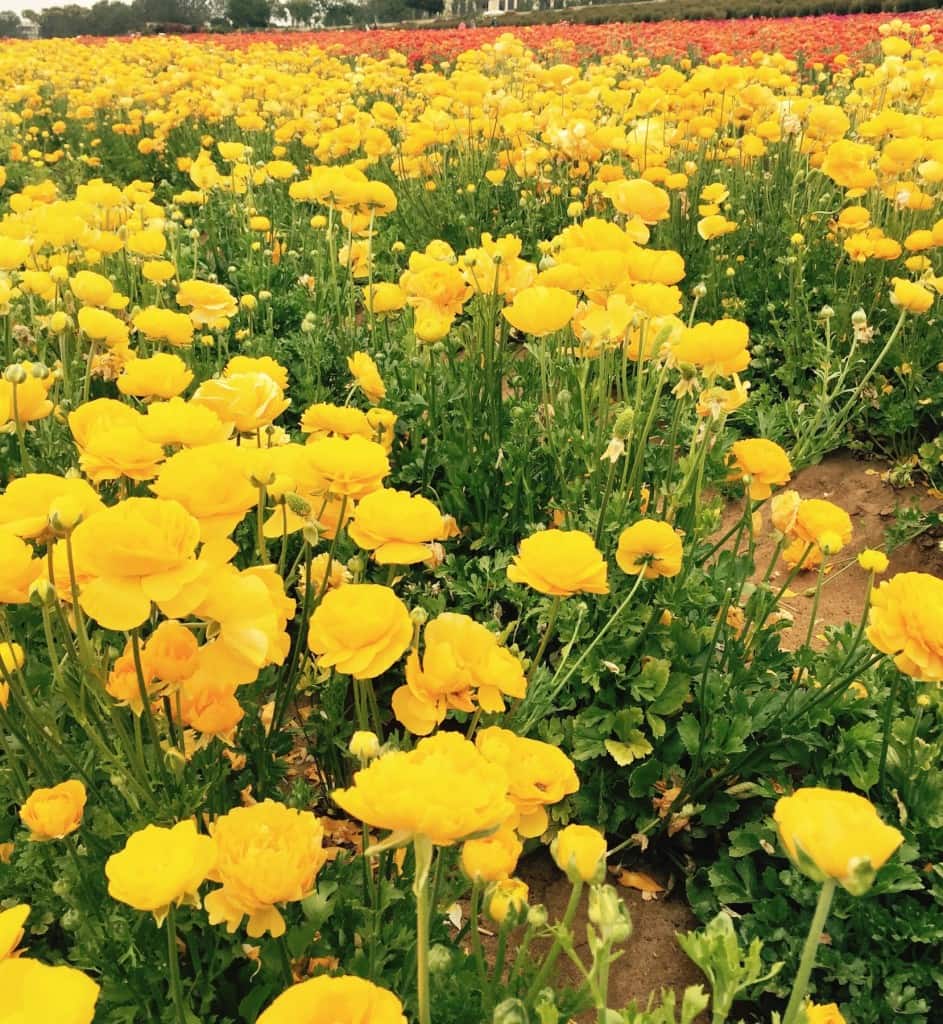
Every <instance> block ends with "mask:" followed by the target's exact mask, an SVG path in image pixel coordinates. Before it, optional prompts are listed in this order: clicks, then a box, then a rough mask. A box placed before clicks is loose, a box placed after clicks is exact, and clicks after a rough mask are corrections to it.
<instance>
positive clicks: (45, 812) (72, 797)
mask: <svg viewBox="0 0 943 1024" xmlns="http://www.w3.org/2000/svg"><path fill="white" fill-rule="evenodd" d="M85 799H86V796H85V787H84V786H83V785H82V783H81V782H79V781H78V780H77V779H69V781H68V782H60V783H59V785H58V786H52V787H50V788H49V789H34V790H33V792H32V793H30V795H29V797H28V798H27V800H26V803H24V804H23V806H22V807H21V808H20V818H21V819H22V820H23V824H24V825H25V826H26V827H27V828H28V829H29V831H30V838H31V839H36V840H40V841H42V840H47V839H62V837H63V836H68V835H71V834H72V833H73V832H74V831H75V830H76V829H77V828H78V827H79V825H81V824H82V815H83V814H84V813H85Z"/></svg>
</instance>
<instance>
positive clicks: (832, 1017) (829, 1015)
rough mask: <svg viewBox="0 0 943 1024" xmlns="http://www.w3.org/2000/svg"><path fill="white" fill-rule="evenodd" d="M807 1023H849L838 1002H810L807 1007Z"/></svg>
mask: <svg viewBox="0 0 943 1024" xmlns="http://www.w3.org/2000/svg"><path fill="white" fill-rule="evenodd" d="M805 1019H806V1024H847V1022H846V1021H845V1018H844V1017H843V1016H842V1013H841V1010H839V1009H838V1004H837V1003H828V1004H827V1005H826V1006H816V1005H815V1004H814V1003H809V1005H808V1006H806V1008H805Z"/></svg>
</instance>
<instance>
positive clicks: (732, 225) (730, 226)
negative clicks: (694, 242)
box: [697, 213, 737, 242]
mask: <svg viewBox="0 0 943 1024" xmlns="http://www.w3.org/2000/svg"><path fill="white" fill-rule="evenodd" d="M736 230H737V222H736V221H733V220H727V218H726V217H725V216H724V215H723V214H722V213H712V214H709V215H708V216H706V217H702V218H701V219H700V220H699V221H698V222H697V233H698V234H699V235H700V236H701V238H703V239H704V241H705V242H710V241H712V240H713V239H715V238H721V237H722V236H723V235H729V234H730V233H731V232H733V231H736Z"/></svg>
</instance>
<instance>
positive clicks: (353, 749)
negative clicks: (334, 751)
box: [347, 729, 380, 762]
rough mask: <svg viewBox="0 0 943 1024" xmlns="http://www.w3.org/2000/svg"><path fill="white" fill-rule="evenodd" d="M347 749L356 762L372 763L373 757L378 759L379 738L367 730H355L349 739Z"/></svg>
mask: <svg viewBox="0 0 943 1024" xmlns="http://www.w3.org/2000/svg"><path fill="white" fill-rule="evenodd" d="M347 749H348V750H349V751H350V753H351V754H352V755H353V756H354V757H356V758H357V760H358V761H363V762H366V761H372V760H373V759H374V758H375V757H379V754H380V737H379V736H377V734H376V733H375V732H369V731H368V730H367V729H357V730H355V732H354V734H353V736H351V737H350V743H349V744H348V745H347Z"/></svg>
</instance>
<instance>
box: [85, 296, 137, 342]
mask: <svg viewBox="0 0 943 1024" xmlns="http://www.w3.org/2000/svg"><path fill="white" fill-rule="evenodd" d="M78 321H79V327H81V329H82V331H83V332H84V333H85V334H87V335H88V336H89V338H91V339H92V341H102V342H104V343H105V345H107V346H108V348H120V347H122V346H127V344H128V337H129V334H128V325H127V324H126V323H125V322H124V321H123V320H119V319H118V318H117V317H116V316H115V315H114V313H109V312H108V310H106V309H97V308H96V307H94V306H83V307H82V308H81V309H80V310H79V312H78Z"/></svg>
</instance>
